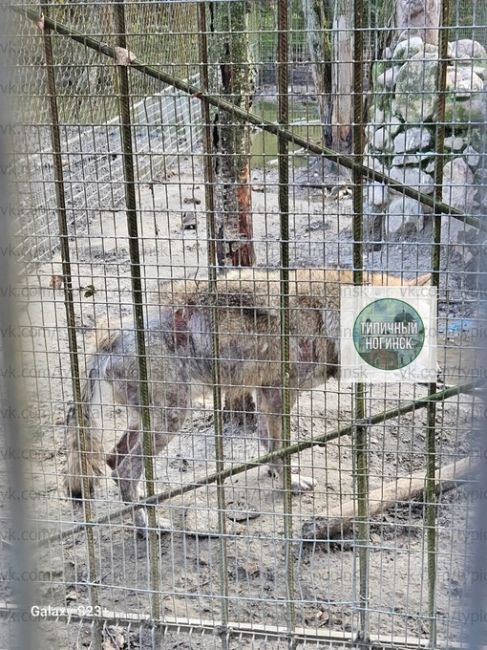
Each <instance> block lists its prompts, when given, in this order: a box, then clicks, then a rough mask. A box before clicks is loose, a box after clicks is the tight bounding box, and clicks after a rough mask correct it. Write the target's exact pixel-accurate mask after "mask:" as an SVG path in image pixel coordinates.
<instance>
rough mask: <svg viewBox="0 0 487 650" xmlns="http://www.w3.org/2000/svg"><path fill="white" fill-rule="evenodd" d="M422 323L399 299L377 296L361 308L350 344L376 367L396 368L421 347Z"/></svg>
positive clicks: (422, 337) (407, 360) (414, 311)
mask: <svg viewBox="0 0 487 650" xmlns="http://www.w3.org/2000/svg"><path fill="white" fill-rule="evenodd" d="M424 339H425V332H424V324H423V321H422V319H421V316H420V315H419V314H418V312H417V311H416V310H415V309H414V307H411V305H409V304H408V303H407V302H404V301H403V300H397V299H396V298H381V299H380V300H375V301H374V302H371V303H370V304H369V305H367V307H365V308H364V309H362V311H361V312H360V314H359V315H358V316H357V318H356V319H355V323H354V324H353V344H354V346H355V349H356V350H357V352H358V354H359V355H360V357H361V358H362V359H363V360H364V361H365V362H366V363H368V364H369V365H370V366H372V367H373V368H378V369H379V370H399V369H400V368H404V367H405V366H408V365H409V364H410V363H412V362H413V361H414V360H415V359H416V357H417V356H418V354H419V353H420V352H421V350H422V349H423V345H424Z"/></svg>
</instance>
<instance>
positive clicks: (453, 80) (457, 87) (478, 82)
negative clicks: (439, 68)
mask: <svg viewBox="0 0 487 650" xmlns="http://www.w3.org/2000/svg"><path fill="white" fill-rule="evenodd" d="M483 88H484V82H483V81H482V79H481V78H480V77H479V76H478V75H477V74H475V72H473V71H472V68H471V67H470V66H468V67H464V66H448V68H447V70H446V89H447V90H449V91H450V92H452V93H455V95H456V97H457V98H459V97H470V95H471V94H472V93H475V92H481V91H482V90H483Z"/></svg>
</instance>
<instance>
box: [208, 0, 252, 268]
mask: <svg viewBox="0 0 487 650" xmlns="http://www.w3.org/2000/svg"><path fill="white" fill-rule="evenodd" d="M209 7H210V31H211V32H212V36H211V38H210V60H211V63H212V64H213V65H212V66H211V69H212V75H211V81H210V84H211V88H210V90H211V92H212V93H214V94H218V95H219V96H221V97H223V98H224V99H227V100H228V101H229V102H231V103H233V104H235V105H236V106H238V107H239V108H243V109H244V110H249V109H250V107H251V105H252V96H253V91H254V69H253V66H252V65H251V52H250V43H249V35H248V24H247V23H248V11H249V3H248V2H246V1H244V0H242V1H241V2H232V3H230V4H227V3H222V2H213V3H210V5H209ZM213 147H214V171H215V209H216V219H217V236H218V242H217V255H218V264H219V266H222V267H223V266H252V265H253V264H254V262H255V253H254V245H253V242H252V236H253V233H252V197H251V186H250V128H249V126H248V125H247V124H245V122H244V121H242V120H241V119H239V118H237V117H236V116H235V115H233V114H232V113H229V112H226V111H221V110H218V111H214V129H213Z"/></svg>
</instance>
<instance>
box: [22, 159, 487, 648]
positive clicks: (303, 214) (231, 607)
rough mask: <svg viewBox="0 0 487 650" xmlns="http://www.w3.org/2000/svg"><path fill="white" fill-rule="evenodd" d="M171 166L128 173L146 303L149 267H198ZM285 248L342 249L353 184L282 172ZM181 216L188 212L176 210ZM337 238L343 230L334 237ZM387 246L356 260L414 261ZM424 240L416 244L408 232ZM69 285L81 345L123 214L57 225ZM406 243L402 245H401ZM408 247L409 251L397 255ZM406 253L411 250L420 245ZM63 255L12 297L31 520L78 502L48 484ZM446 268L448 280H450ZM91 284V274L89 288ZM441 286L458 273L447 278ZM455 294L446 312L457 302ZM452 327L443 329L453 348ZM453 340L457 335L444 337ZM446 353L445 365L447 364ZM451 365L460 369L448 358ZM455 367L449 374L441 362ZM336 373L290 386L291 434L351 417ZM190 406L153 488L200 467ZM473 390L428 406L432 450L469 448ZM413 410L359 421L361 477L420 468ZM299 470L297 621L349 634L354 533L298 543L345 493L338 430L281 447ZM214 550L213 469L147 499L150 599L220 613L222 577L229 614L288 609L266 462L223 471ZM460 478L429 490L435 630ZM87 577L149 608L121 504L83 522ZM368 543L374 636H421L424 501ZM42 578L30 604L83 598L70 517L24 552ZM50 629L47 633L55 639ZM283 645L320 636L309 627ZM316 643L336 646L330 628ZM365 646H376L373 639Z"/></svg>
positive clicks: (60, 370) (274, 217)
mask: <svg viewBox="0 0 487 650" xmlns="http://www.w3.org/2000/svg"><path fill="white" fill-rule="evenodd" d="M181 169H182V171H181V174H180V175H178V176H171V177H169V178H166V179H161V182H158V183H154V184H153V185H152V186H151V187H148V186H143V187H141V188H140V192H139V194H140V196H139V199H140V204H141V246H142V250H143V259H144V273H145V287H146V291H147V295H148V302H149V303H150V302H155V299H156V298H155V291H156V289H157V283H158V281H160V280H162V279H166V278H171V277H183V276H185V275H186V276H189V277H194V276H195V274H197V273H198V274H200V275H204V267H205V264H206V241H205V240H206V230H205V228H206V225H205V219H204V191H203V190H204V186H203V183H202V181H201V180H200V181H198V182H196V183H195V182H194V181H193V173H194V174H195V177H196V178H199V179H201V178H202V176H201V170H200V169H199V168H197V169H194V170H192V169H191V166H190V163H189V162H188V163H187V164H186V166H185V167H182V168H181ZM263 181H264V178H263V177H262V175H261V174H260V173H259V172H255V178H254V188H255V191H254V192H253V203H254V214H255V217H254V228H255V239H256V242H257V256H258V263H259V265H261V266H276V265H277V264H278V262H279V239H278V208H277V193H276V186H275V181H276V178H275V176H274V175H273V174H269V175H268V176H267V177H266V179H265V181H266V192H265V193H264V192H262V191H259V190H260V189H261V187H262V183H263ZM292 206H293V207H292V233H291V240H292V244H291V260H292V262H291V263H292V264H293V265H296V266H299V265H302V266H304V265H309V264H311V265H316V266H320V265H323V264H330V265H331V264H334V263H340V264H342V265H350V261H351V236H350V226H351V217H350V214H351V200H350V198H348V197H346V196H340V198H339V200H337V199H336V197H334V196H328V195H324V194H323V193H322V192H319V191H317V190H316V189H313V190H306V189H303V188H302V187H296V188H295V189H294V190H293V192H292ZM192 212H194V216H195V223H196V228H195V229H194V230H186V229H184V228H183V226H182V219H183V216H184V214H185V213H186V214H188V213H192ZM186 218H188V217H186ZM338 241H340V244H338V243H337V242H338ZM399 248H400V249H401V251H402V257H398V256H397V251H396V254H394V255H393V254H391V251H390V250H389V251H388V252H387V254H383V255H382V257H381V256H380V255H379V254H378V253H374V255H375V257H373V258H372V259H371V260H370V262H371V265H373V266H375V267H377V268H385V269H389V270H391V271H396V272H399V271H400V270H401V268H402V269H404V270H405V271H408V272H411V271H414V269H415V266H416V264H415V265H411V259H415V260H416V263H417V265H418V266H419V267H420V268H427V263H426V262H425V261H424V255H425V254H426V253H423V252H422V250H420V249H421V247H420V246H419V245H418V244H417V243H416V244H414V243H413V244H411V245H410V247H409V248H408V247H406V246H404V245H402V246H399ZM423 248H424V247H423ZM71 254H72V265H73V285H74V296H75V311H76V323H77V333H78V343H79V348H80V352H81V359H82V360H83V359H84V355H85V353H86V352H87V351H88V350H89V345H90V336H91V334H92V332H93V329H94V327H95V326H96V324H97V323H99V322H101V319H105V318H109V319H112V320H113V319H117V318H119V317H120V316H124V315H127V314H129V313H130V281H129V254H128V245H127V238H126V223H125V214H124V213H123V212H122V211H120V212H108V211H107V212H100V215H99V219H97V220H94V221H93V222H91V223H89V224H86V225H85V226H84V228H78V230H77V232H76V233H73V237H72V240H71ZM408 256H409V257H408ZM408 260H409V261H408ZM418 260H419V261H418ZM59 272H60V258H59V255H58V254H56V255H54V257H53V259H52V261H51V262H49V263H46V264H44V265H43V266H42V267H40V268H38V271H37V276H36V277H34V276H31V277H29V278H28V279H27V282H28V287H29V291H28V294H29V295H28V300H27V301H26V302H25V304H24V305H23V308H22V311H21V319H22V323H23V324H24V325H25V326H26V327H28V328H30V330H29V331H30V336H28V337H27V338H26V341H25V342H24V343H25V345H24V349H25V359H24V366H25V367H30V368H32V372H33V378H32V380H31V381H30V382H28V387H27V389H28V391H27V393H26V396H27V400H28V404H29V409H30V414H31V416H32V417H31V420H32V426H31V431H32V448H33V450H34V452H33V455H32V463H31V469H32V486H33V488H32V489H33V491H34V495H35V499H34V508H35V522H36V526H37V527H38V535H39V536H45V535H47V534H48V533H50V532H55V531H59V530H62V529H66V528H70V526H72V525H73V524H74V523H75V522H79V521H81V520H82V511H81V509H80V508H79V506H75V505H73V503H71V502H70V501H69V500H67V499H66V498H65V495H64V492H63V488H62V476H63V464H64V427H63V420H64V417H65V414H66V412H67V408H68V405H69V401H70V399H71V398H72V394H71V383H70V370H69V357H68V354H67V349H68V345H67V330H66V316H65V309H64V303H63V292H62V290H56V289H53V288H51V287H50V286H49V284H50V279H51V276H52V275H53V274H57V273H59ZM452 282H453V280H452ZM91 287H94V291H93V289H91ZM454 288H455V286H454ZM458 309H459V308H458V307H455V310H456V311H455V314H454V315H455V316H456V317H457V316H458V313H459V311H458ZM463 336H464V334H462V333H460V334H458V335H456V339H455V340H454V341H453V340H450V341H449V343H450V344H451V345H452V347H455V349H456V350H461V349H462V348H463V347H464V343H465V341H464V339H463V338H462V337H463ZM453 344H455V345H453ZM448 355H450V356H445V355H444V354H440V363H441V365H445V363H446V365H447V366H449V367H453V366H454V367H455V368H456V370H455V372H453V373H452V372H450V375H452V376H453V375H455V373H456V374H457V377H456V381H458V380H459V379H460V374H461V372H460V370H461V368H460V369H459V367H458V359H459V358H461V354H460V352H456V353H451V351H449V352H448ZM455 364H456V365H455ZM457 370H458V372H456V371H457ZM450 380H451V381H452V383H453V380H452V379H450ZM426 392H427V388H426V386H420V385H417V386H408V385H401V386H396V385H389V386H387V387H384V386H375V387H373V388H372V389H368V391H367V410H368V413H374V412H377V411H380V410H382V409H383V408H384V407H392V406H395V405H396V406H397V405H399V404H402V403H403V402H404V401H407V400H410V399H413V398H417V397H420V396H423V395H425V394H426ZM103 401H104V404H105V405H104V407H103V409H101V412H100V413H98V419H99V422H100V431H101V434H102V437H103V440H104V444H105V446H106V448H107V449H108V448H110V447H111V445H112V444H113V440H114V438H115V432H116V431H118V432H120V430H121V429H122V428H123V427H124V423H125V420H126V414H125V412H124V411H123V409H121V408H119V407H117V408H114V407H113V405H112V404H111V399H110V394H109V391H105V392H104V394H103ZM352 404H353V401H352V393H351V387H350V386H349V385H343V384H340V385H339V384H338V383H337V382H335V381H330V382H329V383H328V384H327V385H326V386H323V387H321V388H319V389H317V390H314V391H308V392H302V393H301V394H300V396H299V401H298V404H297V407H296V408H295V410H294V411H293V417H292V435H293V438H294V439H296V440H298V439H304V438H310V437H313V436H318V435H321V434H323V433H325V432H328V431H332V430H334V429H335V428H336V427H337V426H343V425H345V424H348V423H349V422H350V421H351V418H352ZM192 409H193V410H192V413H191V417H190V418H189V419H188V421H187V423H186V425H185V427H184V430H183V431H182V432H181V433H180V435H177V436H176V437H175V439H174V440H173V441H172V442H171V444H170V445H169V448H168V450H167V455H162V456H161V457H159V458H158V460H157V463H156V466H157V489H158V490H163V489H166V488H167V487H169V486H176V485H181V484H185V483H188V482H190V481H193V480H195V479H197V478H200V477H203V476H205V475H206V474H207V473H211V472H213V471H215V460H214V458H215V455H214V454H215V452H214V439H213V426H212V421H213V417H212V403H211V398H210V394H208V395H206V396H204V398H200V399H198V400H196V399H195V400H193V404H192ZM475 409H476V407H475V403H474V398H473V397H470V396H468V395H462V396H460V397H455V398H451V399H449V400H448V401H446V402H445V403H443V404H441V405H440V406H439V408H438V413H437V425H438V426H437V434H436V439H437V445H438V451H439V453H438V463H439V464H441V465H446V464H448V463H449V462H451V461H452V460H453V459H454V458H455V457H461V456H463V455H464V454H466V453H467V451H468V449H469V446H470V445H471V444H472V443H471V441H470V440H469V437H470V433H469V431H470V426H471V421H472V414H473V413H474V411H475ZM425 424H426V413H425V412H424V411H418V412H416V413H413V414H408V415H406V416H402V417H401V418H396V419H392V420H389V421H388V422H387V423H385V424H382V425H378V426H374V427H371V428H370V430H369V470H370V487H371V488H376V487H379V486H381V485H383V484H385V483H386V482H388V481H389V480H391V479H393V478H395V477H398V476H406V475H408V474H409V473H411V472H413V471H416V470H420V469H423V468H424V467H425V448H426V447H425V445H426V443H425V435H426V427H425ZM262 452H263V450H262V449H259V445H258V441H257V436H256V435H255V432H254V431H253V430H252V426H247V427H239V426H237V425H235V424H232V423H230V424H227V425H226V431H225V457H226V463H227V464H231V463H240V462H243V461H244V460H246V459H249V458H252V457H254V456H256V455H258V454H259V453H262ZM294 463H295V464H296V465H299V466H300V468H301V469H302V471H303V473H305V474H310V475H312V476H313V477H314V478H315V480H316V481H317V487H316V489H315V491H314V492H313V493H307V494H303V495H301V496H299V497H294V498H293V522H292V527H293V537H294V539H293V542H292V547H291V554H292V556H293V557H294V563H293V566H294V575H295V586H294V598H295V615H296V623H297V624H298V625H300V626H306V627H310V628H313V629H315V630H318V632H326V631H330V632H331V631H335V632H338V633H350V635H351V636H352V637H353V636H354V634H355V633H356V631H357V629H358V624H359V610H360V604H359V585H358V547H357V545H356V544H355V543H354V540H353V536H352V535H349V536H348V537H349V539H346V540H345V541H343V542H337V543H336V544H333V545H331V546H330V545H328V544H326V543H315V544H303V543H301V542H300V541H299V539H300V532H301V526H302V524H303V523H304V522H305V521H307V520H309V518H310V517H312V516H314V515H326V513H327V512H328V511H329V510H330V509H331V508H333V507H334V506H337V505H339V504H340V503H344V502H345V501H347V500H348V499H350V498H351V496H352V494H353V484H354V481H353V441H352V439H351V438H350V437H344V438H342V439H339V440H336V441H334V442H331V443H329V444H328V445H326V447H323V446H315V447H312V448H311V449H309V450H307V451H305V452H303V453H301V454H299V455H298V456H296V457H295V458H294ZM225 496H226V503H227V508H228V509H227V511H226V528H227V531H226V537H225V540H226V549H225V550H226V556H227V564H226V568H225V569H223V571H220V567H221V552H222V546H221V539H220V538H219V536H218V524H217V521H218V509H217V497H216V489H215V487H214V486H209V487H208V488H201V489H198V490H196V491H193V492H189V493H188V494H186V495H184V496H183V497H178V498H174V499H172V500H171V501H169V502H167V503H165V504H164V505H161V506H160V507H158V509H157V511H158V515H159V516H161V517H168V518H170V520H171V522H172V530H171V532H168V533H165V534H162V535H161V537H160V555H159V557H158V558H157V560H158V562H159V568H160V574H161V579H160V594H161V599H162V603H163V610H164V614H165V615H166V616H168V617H181V618H183V619H187V618H188V619H194V620H196V621H199V620H201V619H205V620H208V621H219V620H220V619H221V603H222V599H221V595H220V594H221V585H220V581H221V578H222V576H223V577H224V581H225V583H226V586H227V589H228V597H227V599H226V604H227V607H228V618H229V620H230V621H239V622H244V623H247V624H254V625H260V624H265V625H285V624H286V620H287V611H286V605H285V601H286V598H287V589H286V575H287V570H286V563H285V551H286V545H285V543H284V542H283V531H284V518H283V514H282V513H283V497H282V493H281V490H280V488H279V485H278V483H277V481H273V479H271V478H270V477H269V476H268V475H267V473H266V471H265V468H259V469H253V470H250V471H248V472H245V473H242V474H239V475H238V476H236V477H234V478H233V479H231V480H227V481H226V482H225ZM468 503H469V499H468V495H466V494H465V492H464V491H463V490H455V491H452V492H449V493H447V494H445V495H443V496H442V497H441V498H440V500H439V506H438V523H439V526H438V548H439V553H438V586H437V592H436V603H435V605H436V612H437V617H438V634H439V636H440V637H441V638H443V639H446V638H450V639H451V638H454V637H456V636H458V635H459V634H460V630H459V620H460V616H459V615H460V612H461V609H460V608H461V602H462V601H461V598H462V594H463V588H464V572H465V569H464V561H465V544H466V535H465V529H466V526H467V520H468V508H467V507H466V506H467V505H468ZM119 506H120V501H119V498H118V496H117V491H116V488H115V485H114V484H113V482H112V481H111V479H110V478H109V477H108V476H107V477H106V479H103V480H101V481H100V485H99V487H98V490H97V493H96V498H95V500H94V503H93V507H94V515H95V517H100V516H102V515H104V514H106V513H108V512H114V511H115V510H117V509H118V508H119ZM94 535H95V547H96V580H97V586H96V592H97V594H98V598H99V602H100V604H101V605H103V607H105V608H107V609H108V610H112V611H117V612H125V613H130V614H137V613H138V614H147V613H148V612H149V611H150V594H149V582H148V581H149V577H148V548H147V543H146V542H145V541H143V540H138V539H136V538H135V535H134V531H133V528H132V525H131V520H130V517H127V518H124V520H123V521H120V520H116V521H115V522H113V523H112V524H111V525H105V526H100V527H97V528H96V530H95V533H94ZM367 546H368V548H369V610H368V611H369V616H370V631H371V634H372V635H373V636H375V635H377V634H379V633H380V634H381V635H382V636H383V637H384V638H385V637H388V638H389V637H391V635H397V636H408V637H415V636H419V637H422V636H423V637H424V636H425V634H426V633H427V631H428V615H427V611H428V587H427V584H428V583H427V574H426V566H427V559H426V550H425V531H424V520H423V504H422V502H421V500H415V501H413V502H406V503H398V504H397V506H396V507H395V508H394V509H393V510H391V511H389V512H387V513H384V514H382V515H380V516H376V517H374V518H373V519H372V521H371V528H370V540H369V543H368V545H367ZM37 561H38V566H39V570H40V572H39V576H40V578H41V580H40V584H39V585H38V587H39V595H38V598H39V600H40V603H41V604H42V605H44V606H46V605H48V604H50V605H51V606H61V605H66V604H68V605H71V606H75V607H77V606H82V605H87V604H88V603H89V599H88V588H87V575H88V574H87V547H86V543H85V537H84V534H83V533H78V534H75V535H71V536H69V537H67V538H66V539H65V540H64V541H63V543H62V544H61V543H51V544H49V545H48V546H47V547H44V548H43V549H42V550H41V551H40V552H39V554H38V559H37ZM41 627H42V628H43V630H44V633H45V635H46V637H47V639H48V640H49V641H50V642H52V644H53V646H54V647H61V648H78V647H79V648H81V647H85V646H88V645H89V643H90V635H89V626H84V627H81V626H79V625H77V624H72V625H70V626H69V627H68V628H67V627H66V626H65V624H64V623H54V622H51V621H49V622H43V623H41ZM55 644H57V645H55ZM149 647H151V646H150V635H149V633H148V632H147V631H146V630H144V631H143V632H139V631H138V627H137V626H132V627H131V628H130V629H127V628H126V626H124V625H122V624H121V625H120V627H119V628H115V627H113V626H112V627H110V628H109V629H108V630H105V632H104V645H103V648H104V650H110V649H113V648H149ZM161 647H163V648H167V649H170V648H171V649H172V648H174V649H175V648H178V649H180V648H212V647H219V642H218V641H217V638H216V637H215V636H211V635H209V636H203V635H201V634H200V633H199V630H198V625H197V624H195V628H194V633H193V634H192V635H190V634H188V633H187V632H186V631H184V630H181V631H180V632H179V633H176V632H173V631H171V632H169V633H168V634H167V635H166V637H165V638H164V641H163V643H162V645H161ZM228 647H230V648H237V647H238V648H285V647H287V641H286V640H279V639H277V638H273V637H268V638H267V639H265V638H257V637H256V638H255V639H254V640H252V639H251V638H250V637H242V638H239V637H238V635H237V636H236V637H234V638H233V639H232V640H231V641H230V644H229V646H228ZM298 647H303V648H304V647H306V648H311V647H328V644H325V641H324V640H323V641H321V642H320V644H319V645H317V643H316V641H309V642H307V643H306V644H301V645H299V646H298ZM330 647H339V644H338V642H337V641H335V642H333V643H332V644H331V645H330ZM376 647H381V646H380V645H377V646H376Z"/></svg>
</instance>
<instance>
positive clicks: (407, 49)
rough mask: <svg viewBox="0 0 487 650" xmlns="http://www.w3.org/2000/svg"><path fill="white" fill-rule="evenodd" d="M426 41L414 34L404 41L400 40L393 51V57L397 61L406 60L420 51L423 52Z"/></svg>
mask: <svg viewBox="0 0 487 650" xmlns="http://www.w3.org/2000/svg"><path fill="white" fill-rule="evenodd" d="M423 48H424V41H423V39H422V38H420V37H419V36H413V37H412V38H408V39H406V40H404V41H400V42H399V43H398V44H397V45H396V47H395V48H394V50H393V51H392V58H393V59H394V60H395V61H404V60H406V59H410V58H411V57H413V56H414V55H415V54H418V52H422V51H423Z"/></svg>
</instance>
